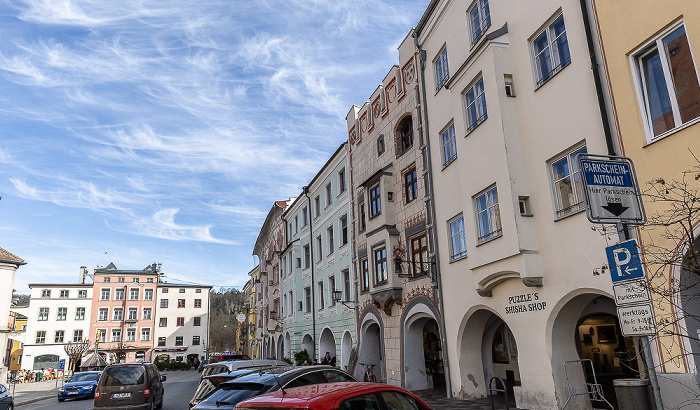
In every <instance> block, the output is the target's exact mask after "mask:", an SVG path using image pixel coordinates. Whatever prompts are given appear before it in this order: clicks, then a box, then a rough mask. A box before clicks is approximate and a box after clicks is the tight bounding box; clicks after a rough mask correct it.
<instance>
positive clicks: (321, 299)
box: [318, 281, 325, 310]
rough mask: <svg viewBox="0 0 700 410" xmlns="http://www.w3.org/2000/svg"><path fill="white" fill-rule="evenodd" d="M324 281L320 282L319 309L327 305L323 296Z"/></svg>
mask: <svg viewBox="0 0 700 410" xmlns="http://www.w3.org/2000/svg"><path fill="white" fill-rule="evenodd" d="M323 291H324V289H323V281H320V282H318V310H321V309H323V308H324V307H325V301H324V298H323Z"/></svg>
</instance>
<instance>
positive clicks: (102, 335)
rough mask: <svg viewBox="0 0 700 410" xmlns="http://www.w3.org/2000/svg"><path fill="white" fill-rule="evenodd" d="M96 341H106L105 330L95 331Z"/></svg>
mask: <svg viewBox="0 0 700 410" xmlns="http://www.w3.org/2000/svg"><path fill="white" fill-rule="evenodd" d="M97 341H98V342H100V343H104V342H106V341H107V329H97Z"/></svg>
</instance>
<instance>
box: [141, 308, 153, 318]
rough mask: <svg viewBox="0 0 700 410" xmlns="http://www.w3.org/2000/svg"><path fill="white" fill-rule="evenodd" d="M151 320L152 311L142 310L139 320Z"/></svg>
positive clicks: (148, 309) (150, 309)
mask: <svg viewBox="0 0 700 410" xmlns="http://www.w3.org/2000/svg"><path fill="white" fill-rule="evenodd" d="M152 319H153V309H152V308H143V311H142V312H141V320H143V321H146V320H152Z"/></svg>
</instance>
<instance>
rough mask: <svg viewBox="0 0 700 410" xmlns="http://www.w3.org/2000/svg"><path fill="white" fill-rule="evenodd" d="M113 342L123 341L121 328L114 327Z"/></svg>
mask: <svg viewBox="0 0 700 410" xmlns="http://www.w3.org/2000/svg"><path fill="white" fill-rule="evenodd" d="M111 341H112V342H121V341H122V330H121V329H112V339H111Z"/></svg>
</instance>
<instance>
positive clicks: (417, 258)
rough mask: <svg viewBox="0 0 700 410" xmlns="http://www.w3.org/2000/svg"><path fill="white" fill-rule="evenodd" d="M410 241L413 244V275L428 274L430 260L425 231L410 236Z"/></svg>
mask: <svg viewBox="0 0 700 410" xmlns="http://www.w3.org/2000/svg"><path fill="white" fill-rule="evenodd" d="M409 242H410V246H411V262H412V265H413V272H412V273H413V276H421V275H425V274H427V273H428V271H429V270H430V263H429V262H428V239H427V237H426V235H425V233H422V234H420V235H417V236H414V237H413V238H410V239H409Z"/></svg>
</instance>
